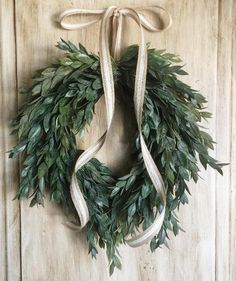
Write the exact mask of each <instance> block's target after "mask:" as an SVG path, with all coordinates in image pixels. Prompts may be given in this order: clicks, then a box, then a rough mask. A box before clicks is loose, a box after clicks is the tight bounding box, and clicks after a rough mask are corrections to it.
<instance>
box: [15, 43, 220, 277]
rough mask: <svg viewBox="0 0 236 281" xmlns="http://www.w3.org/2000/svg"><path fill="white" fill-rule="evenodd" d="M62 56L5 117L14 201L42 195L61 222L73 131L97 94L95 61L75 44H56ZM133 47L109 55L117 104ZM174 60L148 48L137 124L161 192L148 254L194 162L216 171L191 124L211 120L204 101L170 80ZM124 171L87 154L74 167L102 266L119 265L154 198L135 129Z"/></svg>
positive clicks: (159, 240)
mask: <svg viewBox="0 0 236 281" xmlns="http://www.w3.org/2000/svg"><path fill="white" fill-rule="evenodd" d="M57 47H58V48H60V49H62V50H64V51H66V52H67V53H66V54H65V55H64V56H63V57H62V58H60V59H59V60H58V61H57V63H55V64H53V65H51V66H49V67H47V68H45V69H42V70H40V71H38V73H37V75H36V76H35V77H34V78H33V85H32V86H31V87H29V88H27V89H22V91H21V93H23V94H26V96H27V98H28V99H27V102H26V103H25V104H24V105H23V106H22V107H21V109H20V110H19V113H18V115H17V117H16V118H15V119H14V120H13V121H12V128H13V131H12V133H14V134H17V135H18V143H17V145H16V146H15V147H13V148H12V150H11V151H10V157H11V158H14V157H17V156H18V155H22V156H23V162H22V170H21V183H20V187H19V190H18V192H17V194H16V198H21V197H26V198H32V199H31V203H30V206H31V207H32V206H34V205H35V204H37V205H43V204H44V197H45V196H46V192H47V191H48V192H49V193H50V199H51V200H52V201H55V202H57V203H58V204H60V205H62V206H63V208H64V210H65V213H66V214H67V215H68V216H69V220H73V222H74V223H75V224H79V216H78V214H77V212H76V209H75V206H74V204H73V201H72V199H71V194H70V189H69V186H70V182H71V175H72V172H71V171H72V170H73V167H74V165H75V162H76V159H77V158H78V156H79V155H81V153H82V150H80V149H79V148H78V147H77V145H76V138H75V136H77V134H79V135H81V134H83V132H84V130H86V128H87V127H88V126H89V125H90V123H91V121H92V119H93V115H94V108H95V106H96V103H97V102H98V100H99V99H100V98H101V96H102V95H103V86H102V81H101V72H100V62H99V57H98V56H97V55H94V54H90V53H88V52H87V50H86V49H85V48H84V47H83V46H82V45H81V44H80V45H79V47H78V48H77V47H76V46H75V45H74V44H72V43H71V42H70V41H68V42H66V41H64V40H61V41H60V42H58V45H57ZM137 55H138V46H136V45H132V46H129V47H128V48H126V49H125V50H124V51H123V53H122V55H121V56H120V58H119V59H116V60H113V61H112V70H113V77H114V81H115V88H116V90H117V91H118V92H119V96H120V98H121V99H122V101H123V102H124V103H125V104H126V105H127V106H128V107H129V108H132V107H133V92H134V79H135V66H136V63H137ZM180 62H181V61H180V59H179V57H178V56H176V55H174V54H170V53H166V52H165V51H163V50H155V49H151V48H150V47H149V48H148V67H147V82H146V90H145V98H144V109H143V115H142V125H141V130H142V134H143V136H144V139H145V142H146V144H147V147H148V149H149V151H150V153H151V155H152V158H153V160H154V162H155V164H156V165H157V167H158V169H159V171H160V174H161V176H162V178H163V182H164V186H165V191H166V209H165V217H164V223H163V224H162V226H161V229H160V231H159V232H158V233H156V235H155V236H154V237H153V238H152V240H151V242H150V247H151V250H152V251H154V250H155V249H157V248H158V247H160V246H161V245H163V244H165V245H168V244H167V241H168V239H169V234H168V233H169V232H170V231H172V232H173V233H174V235H177V234H178V233H179V231H180V230H182V228H181V227H180V224H179V220H178V217H177V214H176V210H178V208H179V207H180V205H182V204H183V205H184V204H186V203H188V194H190V191H189V189H188V186H187V182H188V181H189V180H190V179H193V180H194V181H195V182H197V181H198V178H199V174H198V173H199V168H198V165H197V163H198V159H199V160H200V163H201V164H202V166H203V167H204V168H207V166H208V165H209V166H211V167H212V168H213V169H216V170H217V171H218V172H219V173H221V174H222V170H221V167H222V165H223V164H219V163H218V162H217V161H216V160H215V159H213V158H212V157H211V156H210V155H209V153H208V150H209V149H213V143H214V142H213V140H212V138H211V136H210V135H209V134H208V133H206V132H205V131H204V130H203V129H202V127H200V125H199V124H198V123H199V122H200V121H201V120H202V119H208V118H210V117H211V114H210V113H209V112H206V111H205V110H204V106H205V103H206V99H205V98H204V97H203V96H202V95H201V94H200V93H199V92H198V91H196V90H193V89H192V88H191V87H189V86H188V85H186V84H185V83H183V82H182V81H180V80H179V79H178V75H186V74H187V73H186V72H185V71H184V70H183V69H182V66H180V65H178V64H176V63H180ZM132 141H133V151H132V159H133V166H132V168H131V170H130V172H129V173H128V174H126V175H124V176H123V177H119V178H117V177H116V176H115V175H113V174H112V172H111V170H110V169H109V168H108V167H106V166H105V165H104V164H102V163H101V162H100V161H99V160H98V159H96V158H92V159H91V160H90V161H89V162H88V163H86V164H85V165H84V166H83V167H81V169H79V171H77V173H76V177H77V181H78V184H79V186H80V188H81V191H82V194H83V197H84V198H85V201H86V203H87V205H88V210H89V216H90V220H89V222H88V224H87V227H86V234H87V241H88V247H89V252H90V253H91V254H92V256H93V257H95V256H96V254H97V245H99V247H101V248H105V249H106V252H107V256H108V260H109V264H110V273H112V272H113V270H114V267H118V268H120V267H121V262H120V258H119V252H118V246H119V245H120V244H122V243H125V242H126V240H125V239H126V237H127V236H128V235H131V236H132V235H133V234H135V233H136V229H137V228H139V229H140V228H141V229H143V230H145V229H147V228H148V227H149V226H150V225H151V224H152V223H153V221H154V220H155V217H156V215H157V213H161V211H162V209H163V202H162V200H161V198H160V195H159V194H158V193H157V192H156V190H155V188H154V187H153V184H152V181H151V180H150V177H149V175H148V173H147V171H146V169H145V165H144V160H143V157H142V153H141V148H140V136H139V134H138V131H137V133H136V135H135V136H134V139H133V140H132Z"/></svg>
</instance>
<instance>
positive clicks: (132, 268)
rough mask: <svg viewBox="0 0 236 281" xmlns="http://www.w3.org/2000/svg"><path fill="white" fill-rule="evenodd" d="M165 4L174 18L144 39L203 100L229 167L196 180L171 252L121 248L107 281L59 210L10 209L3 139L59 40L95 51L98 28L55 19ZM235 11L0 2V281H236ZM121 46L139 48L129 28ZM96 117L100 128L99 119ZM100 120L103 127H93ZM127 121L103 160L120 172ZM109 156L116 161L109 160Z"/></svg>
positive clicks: (119, 122)
mask: <svg viewBox="0 0 236 281" xmlns="http://www.w3.org/2000/svg"><path fill="white" fill-rule="evenodd" d="M157 2H158V4H161V5H163V6H164V7H166V8H167V9H168V10H169V11H170V13H171V14H172V16H173V26H172V28H171V29H170V30H168V31H167V32H164V33H161V34H148V33H146V39H147V41H150V42H152V46H154V47H156V48H161V49H163V48H167V49H168V51H170V52H175V53H178V54H179V55H181V57H182V58H183V61H184V62H186V70H187V71H188V72H189V73H190V74H191V75H190V76H189V77H188V78H187V82H189V83H191V84H192V85H193V87H195V88H196V89H199V90H201V91H202V92H203V93H204V94H205V95H206V96H207V98H208V100H209V110H210V111H211V112H212V113H213V114H214V118H213V119H212V120H211V121H210V122H209V124H208V127H209V131H210V133H211V134H212V135H213V136H214V138H215V139H216V140H217V146H216V150H215V152H214V156H216V158H217V159H220V160H221V161H223V162H230V163H231V164H230V165H229V166H227V167H225V168H224V177H221V176H220V175H218V174H216V173H215V172H214V171H208V172H202V177H203V180H201V181H199V183H198V184H197V185H192V187H191V191H192V197H191V198H190V204H189V206H186V207H183V208H182V209H181V211H180V219H181V221H182V226H183V227H184V229H185V230H186V233H181V234H180V235H179V236H178V237H177V238H175V239H172V241H171V243H170V247H171V248H170V250H168V249H166V248H163V249H160V250H158V251H157V252H156V253H155V254H151V253H150V251H149V249H148V246H143V247H141V248H140V249H132V248H128V247H125V248H122V251H121V253H122V256H123V269H122V271H116V272H115V274H114V275H113V276H112V278H109V276H108V268H107V261H106V256H105V254H104V253H103V252H101V253H100V254H99V256H98V259H97V260H92V259H91V258H90V256H88V254H87V246H86V241H85V237H84V235H83V233H81V234H75V233H72V232H71V231H70V230H69V229H67V228H66V227H64V226H63V225H62V222H63V216H62V213H61V210H60V209H59V208H57V207H56V206H55V205H54V204H53V203H50V202H47V203H46V207H45V208H37V207H34V208H32V209H30V208H29V207H28V205H29V202H28V201H24V200H23V201H21V202H20V203H19V202H18V201H12V198H13V197H14V194H15V191H16V190H17V187H18V184H19V177H18V171H19V170H18V168H19V163H18V161H17V160H16V161H12V160H9V159H8V156H7V154H6V153H5V152H6V151H7V150H9V149H10V147H11V146H12V145H13V144H14V143H15V139H14V138H13V137H10V136H9V127H8V124H9V120H10V119H11V118H12V117H13V116H14V115H15V114H16V112H17V108H18V107H19V105H20V104H21V103H22V101H21V100H20V98H19V96H18V94H17V88H18V87H21V86H23V85H26V84H27V83H29V81H30V77H31V75H32V72H33V71H35V70H36V69H38V68H40V67H43V66H45V65H47V64H49V63H51V62H52V61H53V60H54V59H55V58H56V57H57V56H58V55H59V54H60V51H58V50H56V49H55V48H54V45H55V43H56V42H57V41H58V40H59V38H60V37H63V38H64V39H70V40H71V41H73V42H75V43H76V42H81V43H82V44H84V45H85V46H86V47H88V48H90V49H91V50H92V51H97V50H98V26H95V25H94V26H92V27H90V28H87V29H86V30H82V31H70V32H68V31H65V30H62V29H60V28H59V27H58V25H57V24H56V23H55V21H56V16H57V15H58V14H59V13H60V12H61V11H62V10H64V9H67V8H72V7H81V8H85V7H86V8H95V7H97V8H104V7H107V6H108V5H111V4H114V3H116V4H129V5H136V6H140V5H144V4H157ZM235 27H236V1H235V0H218V1H216V0H208V1H205V0H198V1H195V0H178V1H175V0H166V1H164V0H163V1H162V0H160V1H151V0H150V1H148V0H145V1H142V0H136V1H135V0H127V1H120V0H119V1H111V0H101V1H95V0H87V1H85V0H83V1H75V0H74V1H73V0H50V1H47V0H38V1H36V0H17V1H16V0H15V1H14V0H1V2H0V39H1V41H0V79H1V80H0V82H1V84H0V116H1V117H0V126H1V127H0V128H1V131H0V132H1V135H0V280H1V281H5V280H9V281H17V280H24V281H54V280H55V281H78V280H79V281H80V280H81V281H84V280H85V281H87V280H91V281H93V280H96V281H97V280H100V281H105V280H117V281H118V280H122V281H137V280H140V281H147V280H150V281H154V280H155V281H156V280H166V281H170V280H173V281H183V280H188V281H192V280H196V281H204V280H205V281H213V280H218V281H234V280H236V189H235V174H236V145H235V142H236V97H235V94H236V93H235V90H236V79H235V78H236V31H235ZM126 28H127V29H126V34H125V35H124V41H123V43H124V45H127V44H129V43H131V42H136V41H137V39H138V30H137V28H136V27H135V25H134V24H133V23H131V21H130V20H128V21H127V22H126ZM102 113H103V105H102V102H101V103H100V106H99V108H98V109H97V118H96V120H95V122H94V123H93V125H95V126H94V127H93V128H94V130H93V133H91V132H90V133H89V134H88V136H87V139H86V141H85V142H84V145H85V146H86V145H88V143H89V142H91V141H92V140H94V138H95V137H96V136H98V135H99V132H101V131H102V127H103V126H104V118H102V117H103V116H102V115H103V114H102ZM99 117H101V118H99ZM98 119H99V120H98ZM123 125H124V118H118V117H116V121H115V124H114V126H116V127H115V129H114V134H113V135H112V136H110V140H109V141H108V143H107V144H106V146H105V147H104V149H103V150H102V152H101V153H100V155H99V157H100V159H102V160H103V161H105V162H106V163H108V164H109V165H110V166H111V167H112V168H113V169H116V168H117V167H116V165H115V163H117V162H119V163H120V164H121V163H122V161H123V160H124V159H125V157H124V155H117V153H116V152H117V149H116V147H117V145H118V146H119V148H121V149H122V145H124V147H125V146H126V145H127V141H124V138H123V137H121V135H123V134H124V131H125V130H124V127H123ZM111 156H112V157H111Z"/></svg>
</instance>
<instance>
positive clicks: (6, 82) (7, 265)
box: [0, 0, 21, 281]
mask: <svg viewBox="0 0 236 281" xmlns="http://www.w3.org/2000/svg"><path fill="white" fill-rule="evenodd" d="M15 59H16V57H15V36H14V1H7V0H3V1H1V3H0V114H1V117H0V118H1V120H0V124H1V125H0V126H1V128H0V131H1V136H0V173H1V176H0V177H1V180H0V280H10V281H11V280H14V281H15V280H16V281H17V280H20V278H21V271H20V216H19V211H20V208H19V202H18V201H12V199H13V197H14V196H15V192H16V190H17V188H18V163H17V162H18V161H17V160H15V161H13V160H11V159H8V154H6V152H7V151H8V150H9V149H10V148H11V147H12V146H13V144H14V143H15V138H13V137H12V136H9V134H10V129H9V121H10V119H11V118H12V117H13V116H14V115H15V113H16V111H17V95H16V69H15Z"/></svg>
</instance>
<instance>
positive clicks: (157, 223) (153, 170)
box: [59, 6, 172, 247]
mask: <svg viewBox="0 0 236 281" xmlns="http://www.w3.org/2000/svg"><path fill="white" fill-rule="evenodd" d="M149 9H151V11H152V13H155V14H156V15H157V16H159V15H158V14H157V12H156V9H159V10H163V11H165V12H166V13H167V15H168V18H169V22H168V24H167V26H164V27H163V28H161V29H159V28H158V27H156V26H154V25H153V24H151V23H150V22H149V21H148V20H147V19H146V18H145V16H144V15H143V14H142V13H141V12H142V11H148V10H149ZM72 15H86V16H87V15H93V16H95V19H93V20H90V21H88V22H82V23H81V22H80V23H74V24H71V23H66V22H65V19H66V18H68V17H70V16H72ZM123 16H128V17H131V18H132V19H133V20H134V21H135V22H136V23H137V25H138V26H139V30H140V44H139V50H138V59H137V67H136V77H135V87H134V109H135V116H136V120H137V125H138V130H139V137H140V144H141V150H142V155H143V160H144V164H145V166H146V169H147V172H148V174H149V176H150V179H151V181H152V183H153V185H154V187H155V189H156V191H157V192H158V194H159V195H160V197H161V199H162V202H163V205H164V208H163V209H162V212H161V214H160V215H157V216H156V218H155V220H154V222H153V223H152V225H151V226H149V227H148V228H147V229H146V230H145V231H143V232H142V233H140V234H138V235H137V236H135V237H133V238H131V239H129V240H127V241H126V242H127V243H128V244H129V245H130V246H132V247H138V246H140V245H142V244H144V243H145V242H147V241H149V240H150V239H151V238H152V237H153V236H155V235H156V234H157V233H158V232H159V231H160V229H161V227H162V224H163V221H164V216H165V206H166V195H165V189H164V183H163V180H162V177H161V174H160V172H159V171H158V168H157V166H156V164H155V162H154V160H153V159H152V156H151V154H150V152H149V150H148V148H147V145H146V143H145V141H144V138H143V135H142V131H141V123H142V111H143V102H144V93H145V85H146V73H147V47H146V43H145V39H144V29H146V30H148V31H152V32H158V31H159V32H160V31H164V30H167V29H168V28H169V27H170V26H171V24H172V18H171V16H170V14H169V13H168V11H166V10H165V9H164V8H162V7H160V6H150V7H143V8H130V7H116V6H111V7H109V8H107V9H102V10H88V9H70V10H66V11H64V12H63V13H61V15H60V16H59V23H60V25H61V27H63V28H64V29H68V30H77V29H82V28H85V27H87V26H90V25H93V24H95V23H97V22H98V21H101V25H100V36H99V54H100V67H101V75H102V84H103V91H104V95H105V103H106V118H107V130H106V132H105V133H104V134H103V135H102V136H101V137H100V138H99V139H98V140H97V142H96V143H95V144H93V145H92V146H90V147H89V148H88V149H86V150H85V151H84V152H83V153H82V154H81V155H80V156H79V158H78V159H77V161H76V164H75V168H74V172H73V174H72V179H71V185H70V192H71V197H72V200H73V203H74V205H75V208H76V210H77V213H78V215H79V218H80V223H81V225H80V228H83V227H84V226H85V225H86V224H87V222H88V220H89V211H88V207H87V204H86V201H85V199H84V197H83V194H82V192H81V190H80V187H79V185H78V181H77V178H76V172H77V171H78V170H79V169H80V168H81V167H82V166H83V165H84V164H86V163H87V162H88V161H89V160H90V159H91V158H93V157H94V155H95V154H96V153H97V152H98V151H99V150H100V149H101V147H102V146H103V144H104V142H105V140H106V135H107V133H108V131H109V130H110V127H111V122H112V118H113V115H114V109H115V90H114V79H113V74H112V65H111V58H110V50H109V45H110V44H109V36H110V34H111V33H110V32H111V31H112V48H111V54H112V55H113V56H114V57H115V58H117V57H118V56H119V54H120V45H121V35H122V22H123ZM111 19H112V21H111Z"/></svg>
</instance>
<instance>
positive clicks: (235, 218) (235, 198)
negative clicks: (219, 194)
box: [229, 1, 236, 281]
mask: <svg viewBox="0 0 236 281" xmlns="http://www.w3.org/2000/svg"><path fill="white" fill-rule="evenodd" d="M231 24H232V25H231V27H232V52H231V63H232V72H231V85H232V88H231V158H230V167H231V171H230V195H229V197H230V203H231V204H230V207H231V208H230V231H229V239H230V244H229V247H230V252H229V280H230V281H234V280H235V279H236V188H235V187H236V145H235V144H236V96H235V93H236V64H235V61H236V3H235V1H233V3H232V21H231Z"/></svg>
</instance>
